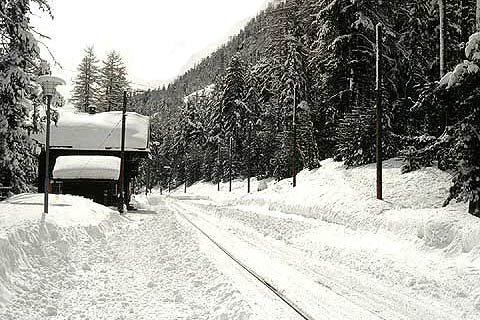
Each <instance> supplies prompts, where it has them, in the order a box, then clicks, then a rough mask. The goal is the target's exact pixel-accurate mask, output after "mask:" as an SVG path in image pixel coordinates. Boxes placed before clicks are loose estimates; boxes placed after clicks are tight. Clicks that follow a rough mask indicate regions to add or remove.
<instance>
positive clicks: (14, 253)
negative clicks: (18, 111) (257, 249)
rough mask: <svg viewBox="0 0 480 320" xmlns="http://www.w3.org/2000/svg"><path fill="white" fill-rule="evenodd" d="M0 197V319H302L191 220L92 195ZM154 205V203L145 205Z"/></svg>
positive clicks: (160, 207)
mask: <svg viewBox="0 0 480 320" xmlns="http://www.w3.org/2000/svg"><path fill="white" fill-rule="evenodd" d="M51 201H52V203H51V207H50V211H51V212H50V214H49V215H48V216H47V218H46V221H45V226H46V227H45V228H41V230H44V231H43V233H41V231H40V216H41V212H42V210H43V207H42V195H20V196H16V197H13V198H11V199H9V200H8V201H7V202H0V226H1V229H0V230H1V233H0V235H1V236H0V319H2V320H13V319H15V320H37V319H38V320H40V319H96V320H97V319H132V320H134V319H135V320H137V319H152V320H153V319H259V320H260V319H298V318H297V317H296V315H295V314H293V312H292V311H291V310H289V309H288V308H286V307H285V306H284V305H283V304H282V303H280V302H279V301H278V300H277V299H276V298H275V297H273V296H272V295H271V294H269V293H268V290H266V289H265V288H264V287H263V285H260V284H259V283H257V282H256V281H253V280H252V279H251V277H250V276H249V275H248V274H246V273H245V272H244V271H242V270H241V269H240V268H239V267H237V266H235V265H234V264H232V262H231V261H230V260H229V259H228V258H226V257H224V256H223V255H221V254H219V252H218V250H217V249H216V248H215V247H214V246H212V244H211V243H209V242H208V241H205V239H204V238H202V237H200V235H199V234H198V232H197V231H195V230H194V229H193V227H192V226H190V225H188V224H187V223H186V222H185V221H184V219H181V218H179V217H178V216H177V215H176V214H175V213H173V212H172V211H169V210H168V209H166V207H165V205H162V203H163V200H162V199H152V201H156V202H155V203H156V207H157V211H156V212H152V211H147V210H139V211H137V212H134V213H129V214H127V215H126V216H124V217H121V216H119V215H118V214H117V213H116V212H114V211H112V210H110V209H108V208H105V207H103V206H101V205H97V204H95V203H93V202H91V201H89V200H86V199H83V198H80V197H73V196H52V197H51ZM147 206H148V204H147Z"/></svg>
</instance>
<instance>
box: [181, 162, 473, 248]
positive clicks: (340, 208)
mask: <svg viewBox="0 0 480 320" xmlns="http://www.w3.org/2000/svg"><path fill="white" fill-rule="evenodd" d="M401 165H402V163H401V160H400V159H391V160H388V161H385V162H384V199H385V200H384V201H379V200H377V199H376V198H375V183H376V182H375V166H374V165H366V166H362V167H359V168H354V169H348V170H347V169H346V168H345V167H344V166H343V164H342V163H339V162H334V161H333V160H331V159H329V160H325V161H323V162H322V167H321V168H319V169H315V170H312V171H309V170H303V171H302V172H300V173H299V174H298V176H297V179H298V186H297V187H296V188H295V189H293V188H292V185H291V179H285V180H281V181H279V182H276V181H274V180H272V179H269V180H263V181H260V182H259V181H256V180H255V179H254V180H253V182H252V190H254V192H253V193H251V194H247V193H246V190H247V188H246V181H244V180H235V181H234V182H233V191H232V193H229V192H228V186H227V184H224V185H222V190H223V191H222V192H220V193H219V192H217V191H216V185H215V186H214V185H212V184H210V183H203V182H200V183H196V184H194V185H193V186H192V187H190V188H189V193H193V194H195V195H197V196H202V197H205V196H207V197H209V198H211V199H215V202H217V203H221V204H222V205H229V206H250V207H255V206H257V207H261V208H262V209H267V210H270V211H279V212H283V213H287V214H295V215H301V216H304V217H308V218H315V219H321V220H323V221H325V222H329V223H333V224H339V225H344V226H346V227H348V228H351V229H354V230H364V231H368V232H375V233H376V232H378V231H379V230H383V231H386V232H389V233H392V234H394V235H396V236H398V237H400V238H402V239H407V240H413V241H422V242H423V244H424V245H425V246H428V247H432V248H435V249H443V250H445V251H446V252H448V253H462V252H463V253H468V252H470V251H472V250H473V249H474V248H477V249H480V219H478V218H476V217H473V216H472V215H470V214H468V210H467V205H466V204H464V203H456V204H453V205H450V206H448V207H445V208H442V204H443V202H444V200H445V198H446V197H447V195H448V190H449V187H450V184H451V177H450V175H449V174H448V173H446V172H443V171H440V170H438V169H436V168H424V169H421V170H419V171H415V172H410V173H407V174H401V169H400V168H401ZM264 184H267V188H266V189H265V185H264ZM259 185H260V186H261V187H262V188H259V189H260V190H262V191H258V186H259ZM262 185H263V186H262ZM179 189H182V188H179ZM263 189H264V190H263ZM176 193H178V196H181V193H182V190H177V191H176ZM173 196H175V197H176V196H177V195H175V194H174V195H173ZM479 251H480V250H479Z"/></svg>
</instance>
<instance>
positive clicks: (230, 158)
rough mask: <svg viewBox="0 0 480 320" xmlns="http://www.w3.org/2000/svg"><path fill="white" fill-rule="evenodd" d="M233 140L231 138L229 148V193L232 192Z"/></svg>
mask: <svg viewBox="0 0 480 320" xmlns="http://www.w3.org/2000/svg"><path fill="white" fill-rule="evenodd" d="M232 140H233V138H232V137H230V144H229V147H228V192H232V143H233V142H232Z"/></svg>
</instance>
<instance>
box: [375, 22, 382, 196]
mask: <svg viewBox="0 0 480 320" xmlns="http://www.w3.org/2000/svg"><path fill="white" fill-rule="evenodd" d="M382 33H383V32H382V24H381V23H379V24H377V41H376V47H377V59H376V60H377V61H376V62H377V63H376V71H377V72H376V73H377V76H376V78H377V79H376V86H375V91H376V95H377V97H376V113H377V142H376V158H377V199H379V200H382V199H383V195H382V187H383V186H382V159H383V150H382V135H383V132H382V131H383V130H382V117H383V112H382V111H383V110H382V76H383V65H382V60H383V46H382V45H383V44H382Z"/></svg>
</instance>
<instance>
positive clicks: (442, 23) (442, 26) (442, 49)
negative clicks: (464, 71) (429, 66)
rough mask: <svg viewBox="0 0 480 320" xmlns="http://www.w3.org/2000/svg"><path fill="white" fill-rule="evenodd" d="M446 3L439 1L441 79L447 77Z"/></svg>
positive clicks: (443, 0)
mask: <svg viewBox="0 0 480 320" xmlns="http://www.w3.org/2000/svg"><path fill="white" fill-rule="evenodd" d="M445 1H446V0H438V12H439V14H440V79H441V78H443V76H444V75H445ZM477 1H479V0H477Z"/></svg>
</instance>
